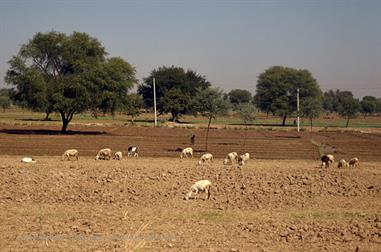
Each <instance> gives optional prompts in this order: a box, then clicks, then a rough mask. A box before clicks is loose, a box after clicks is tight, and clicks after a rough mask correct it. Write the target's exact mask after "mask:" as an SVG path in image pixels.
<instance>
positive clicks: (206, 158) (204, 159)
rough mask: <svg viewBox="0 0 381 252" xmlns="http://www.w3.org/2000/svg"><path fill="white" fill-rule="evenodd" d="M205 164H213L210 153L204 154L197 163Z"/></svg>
mask: <svg viewBox="0 0 381 252" xmlns="http://www.w3.org/2000/svg"><path fill="white" fill-rule="evenodd" d="M205 162H208V163H209V162H213V155H212V154H210V153H206V154H204V155H202V156H201V157H200V160H199V161H198V163H197V164H198V165H201V164H203V163H205Z"/></svg>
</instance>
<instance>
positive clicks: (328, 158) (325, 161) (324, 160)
mask: <svg viewBox="0 0 381 252" xmlns="http://www.w3.org/2000/svg"><path fill="white" fill-rule="evenodd" d="M320 160H321V168H323V166H324V167H325V168H329V165H330V164H332V163H333V161H334V157H333V155H324V156H322V157H321V159H320Z"/></svg>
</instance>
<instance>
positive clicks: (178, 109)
mask: <svg viewBox="0 0 381 252" xmlns="http://www.w3.org/2000/svg"><path fill="white" fill-rule="evenodd" d="M153 78H155V85H156V100H157V104H156V106H157V109H158V111H159V113H161V114H162V113H171V115H172V118H171V120H172V121H177V120H178V119H179V117H180V116H181V115H182V114H185V113H190V112H191V107H190V106H189V104H190V101H191V97H193V96H195V95H196V93H197V90H198V89H206V88H208V87H210V83H209V82H208V81H207V80H206V78H205V77H204V76H201V75H199V74H198V73H196V72H195V71H193V70H187V71H185V70H184V69H183V68H181V67H175V66H171V67H166V66H163V67H159V68H158V69H155V70H153V71H152V72H151V74H150V75H149V76H148V77H146V78H144V83H143V84H141V85H140V86H139V87H138V93H139V94H140V95H142V97H143V100H144V104H145V106H146V107H149V108H152V107H153Z"/></svg>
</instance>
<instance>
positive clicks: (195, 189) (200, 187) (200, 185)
mask: <svg viewBox="0 0 381 252" xmlns="http://www.w3.org/2000/svg"><path fill="white" fill-rule="evenodd" d="M211 184H212V183H210V181H209V180H200V181H197V182H196V183H194V184H193V185H192V186H191V188H190V191H189V192H188V193H187V195H186V196H185V200H188V199H189V198H190V197H191V196H192V193H195V194H196V196H195V197H194V199H198V194H199V193H201V192H205V193H206V194H207V196H206V198H205V199H209V198H210V186H211Z"/></svg>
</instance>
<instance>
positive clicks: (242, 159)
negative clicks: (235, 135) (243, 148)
mask: <svg viewBox="0 0 381 252" xmlns="http://www.w3.org/2000/svg"><path fill="white" fill-rule="evenodd" d="M249 159H250V154H249V153H245V154H243V155H241V156H239V158H238V164H239V165H245V163H247V161H249Z"/></svg>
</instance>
